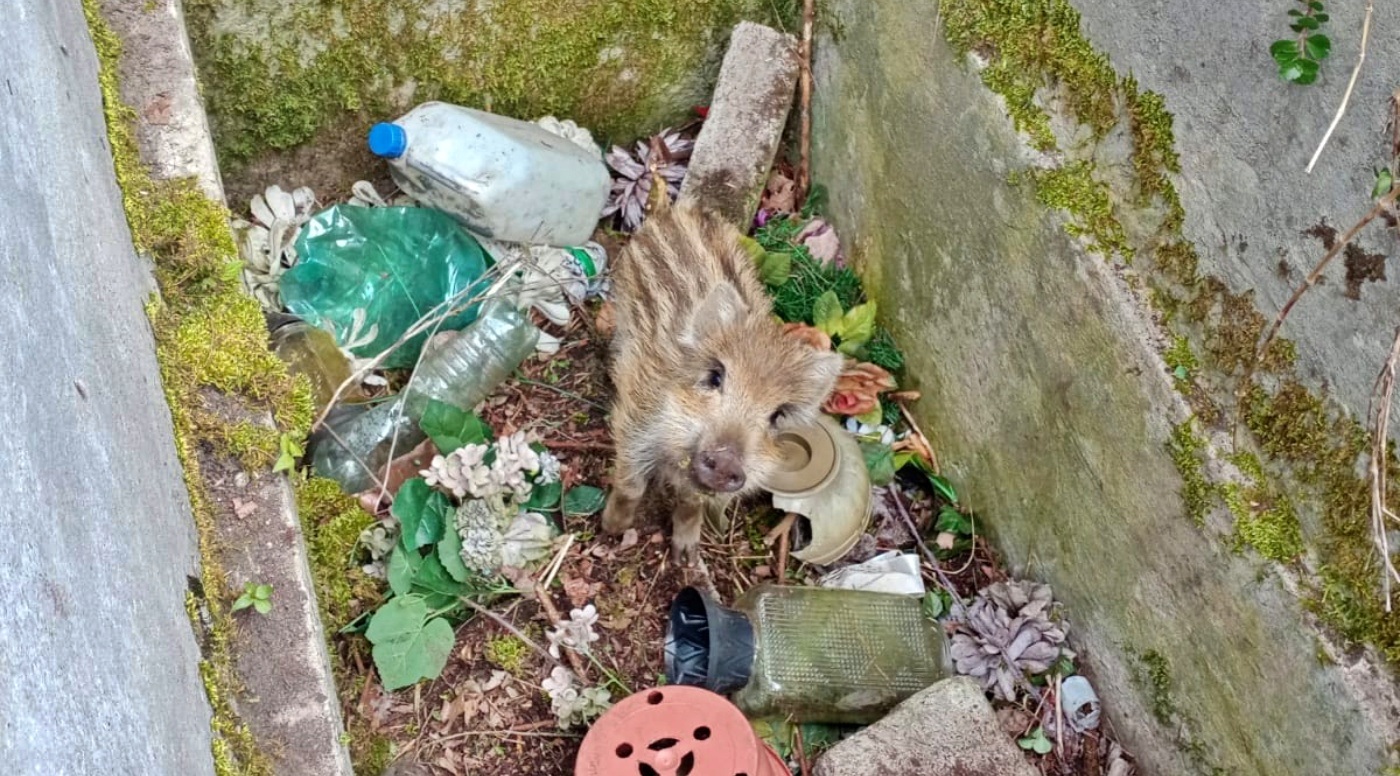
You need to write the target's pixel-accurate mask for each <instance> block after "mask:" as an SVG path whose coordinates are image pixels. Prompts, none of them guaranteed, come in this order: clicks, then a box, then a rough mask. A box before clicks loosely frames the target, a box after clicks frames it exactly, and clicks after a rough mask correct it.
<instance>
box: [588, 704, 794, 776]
mask: <svg viewBox="0 0 1400 776" xmlns="http://www.w3.org/2000/svg"><path fill="white" fill-rule="evenodd" d="M574 775H575V776H788V769H787V766H786V765H783V764H782V760H781V759H780V758H779V757H778V756H777V754H775V753H774V752H773V750H772V749H769V748H768V746H767V745H766V744H764V743H763V742H762V741H761V740H759V739H758V737H757V736H756V735H755V734H754V731H753V727H752V726H750V725H749V721H748V720H747V719H745V718H744V715H743V713H742V712H740V711H739V710H738V709H737V708H735V706H734V704H732V703H730V702H729V701H728V700H726V699H725V698H724V697H723V696H720V695H716V694H715V693H712V692H710V691H709V690H704V689H701V688H699V687H686V686H680V685H673V686H667V687H658V688H656V689H654V690H643V691H642V692H639V693H636V694H634V695H629V696H628V697H626V698H624V699H623V700H622V701H620V702H619V703H618V704H617V705H615V706H613V707H612V708H611V709H609V710H608V712H607V713H606V714H604V715H603V716H601V717H599V718H598V721H597V722H595V723H593V727H592V729H590V730H589V731H588V735H587V736H585V737H584V739H583V744H582V746H581V747H580V748H579V753H578V761H577V763H576V764H575V766H574Z"/></svg>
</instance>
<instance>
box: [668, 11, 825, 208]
mask: <svg viewBox="0 0 1400 776" xmlns="http://www.w3.org/2000/svg"><path fill="white" fill-rule="evenodd" d="M798 69H799V62H798V59H797V41H796V39H795V38H793V37H792V36H791V35H787V34H785V33H782V32H779V31H777V30H775V29H772V28H771V27H765V26H763V25H761V24H754V23H752V22H742V23H740V24H739V25H738V26H737V27H735V28H734V34H733V36H732V37H730V39H729V50H728V51H726V52H725V54H724V64H723V65H721V66H720V70H719V83H717V84H716V85H715V94H714V97H713V98H712V99H711V101H710V112H709V115H708V116H707V117H706V119H705V124H704V126H703V127H702V128H701V130H700V135H699V137H697V138H696V139H695V149H694V150H693V151H692V152H691V154H690V165H689V168H688V171H687V172H686V176H685V182H684V183H682V184H681V198H682V199H694V200H698V201H701V202H704V203H706V205H707V206H708V207H711V208H713V209H714V210H716V211H717V212H719V213H720V214H721V215H723V216H724V217H725V218H727V219H729V220H730V221H732V222H734V223H735V224H736V225H739V226H741V227H747V226H748V224H749V223H750V222H751V221H752V220H753V215H754V212H755V211H757V210H758V201H759V198H760V197H762V196H763V185H764V184H765V183H766V182H767V181H768V171H769V170H770V169H772V167H773V158H774V157H775V156H776V155H777V153H778V144H779V143H780V142H782V139H783V127H785V126H786V125H787V117H788V112H789V111H790V110H791V109H792V93H793V89H794V88H795V87H796V85H797V73H798Z"/></svg>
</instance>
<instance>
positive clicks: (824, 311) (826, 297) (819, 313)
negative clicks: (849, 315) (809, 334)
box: [812, 291, 843, 337]
mask: <svg viewBox="0 0 1400 776" xmlns="http://www.w3.org/2000/svg"><path fill="white" fill-rule="evenodd" d="M842 315H843V313H842V311H841V300H840V299H839V298H837V296H836V292H835V291H827V292H826V293H824V294H822V295H821V296H819V297H817V301H816V302H813V303H812V324H813V325H814V326H816V327H817V328H818V329H821V330H822V331H823V332H825V333H826V334H827V335H828V336H832V337H835V336H837V335H839V334H840V333H841V320H842Z"/></svg>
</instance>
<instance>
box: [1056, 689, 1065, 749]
mask: <svg viewBox="0 0 1400 776" xmlns="http://www.w3.org/2000/svg"><path fill="white" fill-rule="evenodd" d="M1064 686H1065V678H1064V677H1063V676H1061V675H1060V674H1055V753H1056V754H1058V755H1059V756H1060V759H1061V762H1063V761H1064V756H1065V703H1064V700H1065V699H1064V698H1063V697H1061V696H1060V692H1061V691H1062V690H1063V689H1064Z"/></svg>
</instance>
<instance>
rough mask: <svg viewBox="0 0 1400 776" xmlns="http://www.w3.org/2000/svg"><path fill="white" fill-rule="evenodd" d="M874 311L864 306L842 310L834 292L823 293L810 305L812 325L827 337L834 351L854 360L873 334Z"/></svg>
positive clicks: (872, 307)
mask: <svg viewBox="0 0 1400 776" xmlns="http://www.w3.org/2000/svg"><path fill="white" fill-rule="evenodd" d="M876 309H877V308H876V305H875V303H874V302H866V303H864V304H859V305H856V306H854V307H852V308H850V309H849V310H843V309H842V306H841V300H840V299H839V298H838V297H837V296H836V292H835V291H827V292H826V293H824V294H822V295H821V296H819V297H817V299H816V301H815V302H813V303H812V325H814V326H816V327H817V328H818V329H821V330H822V331H823V332H825V333H826V334H827V335H828V336H830V337H831V339H832V341H833V342H835V343H836V349H837V350H839V351H841V352H842V353H845V354H846V355H848V356H854V355H856V354H857V353H859V352H860V350H861V348H863V347H864V346H865V343H867V342H869V341H870V338H871V337H872V336H873V335H874V334H875V312H876Z"/></svg>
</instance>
